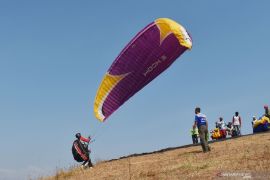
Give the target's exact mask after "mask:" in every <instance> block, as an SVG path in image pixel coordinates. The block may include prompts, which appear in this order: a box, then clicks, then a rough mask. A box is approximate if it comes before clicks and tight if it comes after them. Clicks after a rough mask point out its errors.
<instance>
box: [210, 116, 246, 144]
mask: <svg viewBox="0 0 270 180" xmlns="http://www.w3.org/2000/svg"><path fill="white" fill-rule="evenodd" d="M241 126H242V119H241V116H240V115H239V112H235V114H234V116H233V117H232V121H231V122H228V123H226V122H225V121H224V120H223V118H222V117H220V118H219V121H217V122H216V127H215V129H214V130H212V131H211V133H212V135H211V138H212V139H223V138H226V137H227V135H230V136H231V137H235V136H240V135H241Z"/></svg>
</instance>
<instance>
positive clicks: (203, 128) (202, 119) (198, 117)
mask: <svg viewBox="0 0 270 180" xmlns="http://www.w3.org/2000/svg"><path fill="white" fill-rule="evenodd" d="M196 126H197V127H198V129H199V135H200V141H201V145H202V149H203V152H207V151H210V147H209V145H208V142H207V140H206V139H208V138H207V135H208V122H207V120H206V116H205V115H204V114H202V113H201V108H199V107H196V108H195V121H194V125H193V128H195V127H196Z"/></svg>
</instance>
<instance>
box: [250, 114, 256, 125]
mask: <svg viewBox="0 0 270 180" xmlns="http://www.w3.org/2000/svg"><path fill="white" fill-rule="evenodd" d="M256 121H257V118H256V116H253V117H252V121H251V124H252V127H253V126H254V124H255V122H256Z"/></svg>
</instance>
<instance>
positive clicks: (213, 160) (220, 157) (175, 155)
mask: <svg viewBox="0 0 270 180" xmlns="http://www.w3.org/2000/svg"><path fill="white" fill-rule="evenodd" d="M210 146H211V149H212V151H211V152H210V153H202V150H201V147H200V146H192V147H186V148H176V149H173V150H167V151H163V152H156V153H153V154H147V155H141V156H133V157H132V156H131V157H126V158H122V159H118V160H113V161H107V162H100V163H98V164H97V165H96V166H95V167H94V168H93V169H87V170H81V169H80V168H77V167H75V168H70V169H69V170H60V171H58V172H57V174H56V175H55V176H53V177H45V178H41V179H42V180H60V179H61V180H62V179H65V180H85V179H95V180H96V179H123V180H128V179H147V180H151V179H153V180H154V179H155V180H156V179H170V180H173V179H243V178H251V177H252V178H255V179H270V133H263V134H256V135H251V136H244V137H240V138H235V139H230V140H227V141H220V142H215V143H213V144H210Z"/></svg>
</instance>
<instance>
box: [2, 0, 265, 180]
mask: <svg viewBox="0 0 270 180" xmlns="http://www.w3.org/2000/svg"><path fill="white" fill-rule="evenodd" d="M269 8H270V2H269V1H267V0H260V1H252V0H226V1H215V0H204V1H199V0H189V1H183V0H171V1H164V0H163V1H160V0H147V1H146V0H136V1H130V0H118V1H116V0H115V1H109V0H107V1H104V0H99V1H87V0H81V1H74V0H58V1H55V0H47V1H41V0H25V1H19V0H2V1H0V23H1V25H0V90H1V91H0V92H1V93H0V122H1V125H0V142H1V150H0V152H1V153H0V179H1V180H2V179H5V180H15V179H27V178H29V177H36V176H40V175H46V174H50V173H52V172H55V170H56V169H57V168H68V167H70V166H71V165H74V164H77V163H76V162H75V161H74V160H73V157H72V154H71V145H72V142H73V140H74V134H75V133H76V132H81V133H82V134H83V135H89V134H91V135H95V142H94V143H93V144H92V145H91V149H92V154H91V157H92V159H93V161H97V160H106V159H111V158H118V157H120V156H125V155H129V154H132V153H141V152H149V151H154V150H159V149H162V148H167V147H175V146H181V145H185V144H190V143H191V138H190V132H189V131H190V128H191V125H192V123H193V120H194V108H195V107H196V106H200V107H201V108H202V112H203V113H204V114H206V115H207V117H208V120H209V123H210V128H213V127H214V122H215V121H216V120H217V119H218V117H220V116H222V117H224V119H225V121H230V120H231V118H232V116H233V114H234V112H235V111H239V112H240V115H241V116H242V118H243V121H244V122H243V123H244V124H243V128H242V132H243V134H247V133H251V132H252V129H251V119H252V116H253V115H256V116H260V115H261V114H263V105H264V104H270V102H269V89H270V85H269V67H270V61H269V59H270V55H269V51H270V49H269V42H270V35H269V32H270V21H269V18H270V11H269ZM160 17H168V18H171V19H173V20H175V21H177V22H179V23H180V24H182V25H183V26H184V27H185V28H186V29H187V30H188V31H189V33H190V34H191V36H192V38H193V49H192V50H191V51H188V52H186V53H185V54H184V55H182V56H181V57H180V58H179V59H178V60H177V61H176V62H175V63H174V64H173V65H172V66H171V67H170V68H169V69H168V70H167V71H165V72H164V73H163V74H161V75H160V76H159V77H158V78H156V79H155V80H154V81H152V82H151V83H150V84H149V85H148V86H146V87H145V88H144V89H143V90H141V91H140V92H139V93H137V94H136V95H135V96H133V97H132V98H131V99H130V100H129V101H128V102H126V103H125V104H124V105H123V106H122V107H121V108H120V109H118V111H117V112H115V113H114V114H113V115H112V116H111V117H110V118H109V119H108V120H107V122H105V123H100V122H99V121H97V120H96V119H95V118H94V115H93V102H94V98H95V95H96V90H97V88H98V87H99V83H100V82H101V79H102V77H103V75H104V74H105V72H106V71H107V69H108V68H109V67H110V65H111V63H112V62H113V61H114V59H115V58H116V57H117V55H118V54H119V53H120V51H121V50H122V49H123V48H124V47H125V45H126V44H127V43H128V42H129V41H130V40H131V39H132V38H133V37H134V36H135V35H136V33H137V32H138V31H140V30H141V29H142V28H144V27H145V26H146V25H147V24H149V23H150V22H152V21H154V20H155V19H157V18H160Z"/></svg>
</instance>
